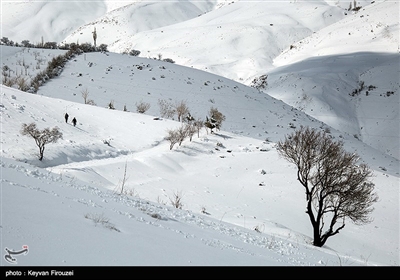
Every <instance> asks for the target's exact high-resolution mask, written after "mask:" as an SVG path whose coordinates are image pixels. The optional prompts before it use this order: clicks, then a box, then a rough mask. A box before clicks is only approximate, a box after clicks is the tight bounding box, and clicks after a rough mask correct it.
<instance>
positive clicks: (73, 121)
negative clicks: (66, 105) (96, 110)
mask: <svg viewBox="0 0 400 280" xmlns="http://www.w3.org/2000/svg"><path fill="white" fill-rule="evenodd" d="M72 123H73V124H74V126H76V119H75V117H74V118H73V119H72Z"/></svg>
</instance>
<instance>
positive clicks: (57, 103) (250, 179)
mask: <svg viewBox="0 0 400 280" xmlns="http://www.w3.org/2000/svg"><path fill="white" fill-rule="evenodd" d="M60 79H62V78H60ZM65 108H68V111H69V113H70V115H71V117H72V116H76V117H77V118H78V125H77V127H73V126H72V125H71V124H70V123H65V122H64V118H63V113H64V110H65ZM1 111H2V124H1V125H2V139H1V140H2V174H3V175H2V201H3V202H4V203H2V213H3V214H2V215H3V222H2V246H3V247H4V246H9V247H13V248H18V246H22V245H20V244H21V243H23V244H27V245H29V246H30V249H31V251H32V254H33V253H35V251H36V250H38V249H37V248H40V252H41V254H40V256H41V257H40V256H38V257H36V258H34V259H31V258H28V257H30V256H29V255H27V256H26V258H22V257H19V258H18V260H19V261H20V264H21V265H99V264H104V265H106V264H107V265H141V264H153V265H210V264H214V265H215V264H217V265H234V264H238V263H239V262H242V263H241V264H242V265H280V264H283V265H339V264H340V265H375V264H376V265H397V264H398V255H397V253H398V201H397V199H396V197H397V196H396V194H398V183H399V177H398V176H399V175H398V174H395V172H396V170H398V163H396V162H392V161H391V159H390V158H387V157H386V158H385V157H384V156H382V155H381V154H379V152H377V151H376V150H371V149H369V150H368V149H366V150H365V147H363V146H362V143H361V142H359V141H355V142H353V144H351V143H350V145H354V147H353V149H354V150H356V151H357V152H359V153H360V155H361V157H362V158H363V159H365V158H366V157H369V156H371V155H372V156H373V157H374V159H373V160H372V159H371V163H372V165H373V166H374V167H373V170H374V175H375V177H374V178H373V181H374V183H375V184H376V188H377V193H378V194H379V197H380V200H379V202H378V203H376V205H375V211H374V212H373V215H372V217H373V219H374V222H373V223H371V224H368V225H365V226H356V225H353V224H351V223H348V224H347V225H346V227H345V229H343V230H342V232H341V233H340V234H339V235H338V236H335V237H332V238H331V239H330V240H329V242H328V244H327V246H325V247H324V248H322V249H319V248H313V247H312V246H310V245H309V242H310V236H311V232H310V230H311V228H310V225H309V221H308V219H307V216H306V215H305V214H304V193H303V189H302V188H301V186H300V185H299V184H298V182H296V176H295V172H296V171H295V168H294V166H292V165H290V164H288V163H287V162H286V161H284V160H283V159H281V158H280V157H279V156H278V154H277V152H276V150H275V148H274V143H271V142H265V141H262V140H259V139H255V138H247V137H244V136H240V135H237V134H233V133H230V132H226V131H220V132H218V133H216V134H212V135H211V134H207V133H206V132H205V131H204V130H203V131H202V132H201V135H200V137H199V138H198V137H197V136H194V138H193V140H192V141H188V140H186V141H184V142H183V144H182V146H179V147H178V146H176V147H175V148H174V149H173V150H169V143H168V142H167V141H165V140H163V136H164V135H165V134H164V133H165V131H166V130H167V129H170V128H174V127H178V126H179V125H180V124H179V123H178V122H175V121H172V120H165V119H164V120H154V118H153V116H150V115H144V114H137V113H133V112H123V111H120V110H110V109H105V108H101V107H98V106H91V105H84V104H80V103H72V102H70V101H64V100H61V99H54V98H49V97H46V96H41V95H35V94H29V93H24V92H20V91H18V90H15V89H10V88H6V87H3V86H2V106H1ZM32 121H34V122H36V123H37V124H38V126H39V127H40V128H44V127H54V126H58V127H59V128H60V129H61V131H62V132H63V139H62V140H60V141H59V142H58V143H55V144H48V146H47V148H46V151H45V159H44V160H43V162H40V161H38V160H37V157H36V153H37V147H36V146H35V144H34V141H33V139H30V138H28V137H24V136H21V135H20V134H19V128H20V126H21V124H22V123H29V122H32ZM276 130H277V131H280V129H279V128H278V127H277V129H276ZM103 139H107V140H109V141H110V142H109V143H110V145H106V144H105V143H104V142H103V141H102V140H103ZM349 141H352V139H350V140H349ZM218 143H220V144H218ZM348 144H349V143H348ZM347 147H348V148H349V146H347ZM216 148H218V149H216ZM228 151H229V152H228ZM363 151H366V153H365V154H364V153H363ZM368 153H369V154H368ZM23 162H26V163H23ZM375 166H376V167H375ZM45 167H47V168H46V169H44V168H45ZM125 167H126V175H127V176H126V179H127V180H126V182H125V185H124V188H125V191H126V195H119V194H118V193H120V192H121V187H122V185H121V182H122V180H123V178H124V169H125ZM379 167H381V168H379ZM382 169H385V171H383V170H382ZM391 174H393V175H394V176H393V175H391ZM174 193H179V194H180V195H182V203H183V210H178V209H175V210H173V208H171V207H170V206H168V205H170V201H169V200H170V199H172V198H173V196H174ZM27 197H29V199H27ZM143 199H144V200H143ZM35 201H43V203H41V204H39V205H42V206H43V207H40V206H39V207H38V204H37V203H36V202H35ZM146 201H149V202H146ZM30 208H32V209H31V210H29V209H30ZM49 208H51V209H52V211H50V212H49V210H48V209H49ZM91 215H93V216H95V217H97V216H100V220H102V219H101V217H103V218H104V220H109V222H108V221H107V222H105V221H103V222H100V221H98V222H97V223H95V224H94V225H95V226H96V227H94V225H93V224H92V223H91V221H90V219H91V218H90V217H91ZM96 215H97V216H96ZM152 215H153V216H152ZM154 217H159V218H157V219H156V220H154ZM92 218H93V217H92ZM98 218H99V217H98ZM21 219H22V220H21ZM93 219H94V218H93ZM95 220H96V219H95ZM222 222H223V223H222ZM59 223H62V225H63V226H61V224H60V226H57V225H58V224H59ZM186 223H187V225H185V224H186ZM225 223H227V224H225ZM50 225H52V226H50ZM107 226H108V229H107ZM154 226H155V227H156V229H154ZM103 227H106V228H105V229H104V228H103ZM242 227H243V229H241V228H242ZM77 228H79V230H77ZM110 228H111V229H113V228H115V229H118V230H119V231H120V232H118V231H117V230H110ZM138 228H141V230H140V231H139V232H138ZM255 229H257V230H258V231H259V232H261V233H259V232H257V231H256V230H255ZM147 230H150V231H151V233H149V234H148V233H146V232H147ZM158 230H161V231H162V232H165V231H167V232H166V233H167V235H164V234H162V232H159V233H158ZM204 231H206V232H204ZM77 232H79V233H80V234H79V235H77ZM121 232H122V235H124V236H125V235H127V236H131V237H132V238H133V239H134V240H140V244H142V245H141V246H140V248H142V249H140V248H138V247H137V246H138V244H139V243H138V242H128V243H129V244H130V245H127V243H126V242H125V241H124V240H126V238H120V236H119V235H118V234H121ZM221 233H222V234H221ZM115 235H117V236H115ZM136 235H139V236H146V237H149V236H153V235H156V236H158V235H162V236H163V237H162V240H161V239H157V237H156V236H153V237H152V238H141V237H137V238H138V239H135V238H134V237H135V236H136ZM43 236H45V237H46V238H45V239H43ZM83 236H91V237H92V238H91V240H93V242H95V243H97V244H98V243H100V244H103V245H102V246H100V247H98V246H96V245H95V244H94V243H92V242H88V243H87V242H84V241H83V240H81V239H82V238H84V237H83ZM378 237H379V238H378ZM181 238H184V239H185V240H184V242H183V243H182V239H181ZM187 238H189V240H188V242H189V243H187ZM84 239H85V240H86V238H84ZM110 239H112V240H114V241H113V242H110ZM128 239H131V238H128ZM80 240H81V241H80ZM120 242H121V243H120ZM158 242H161V243H162V244H164V245H163V248H164V249H163V252H165V250H166V251H168V252H176V248H175V249H172V250H171V251H170V250H168V248H169V246H175V247H179V246H185V248H186V249H185V250H184V251H185V252H187V253H182V255H179V256H176V257H175V258H173V261H172V260H171V258H169V257H168V258H167V257H165V254H164V253H161V252H160V251H159V250H160V248H159V247H157V246H154V244H157V243H158ZM192 242H194V243H192ZM198 242H200V244H199V243H198ZM243 242H244V243H243ZM77 243H78V244H81V245H80V246H78V247H79V249H77V248H76V244H77ZM46 244H47V245H46ZM74 244H75V245H74ZM107 244H109V245H107ZM135 244H136V245H135ZM151 244H153V245H151ZM167 244H168V245H167ZM178 244H180V245H178ZM182 244H183V245H182ZM196 244H197V245H196ZM350 244H351V245H350ZM131 246H132V247H131ZM191 246H194V247H191ZM210 247H211V248H210ZM89 248H92V249H89ZM121 248H131V250H132V251H135V252H136V251H138V252H142V254H144V256H140V258H139V256H137V255H136V254H135V256H136V257H133V258H128V257H126V258H124V257H123V256H122V257H121V256H120V255H119V254H120V249H121ZM144 248H148V251H146V252H147V254H146V253H144V251H143V250H144ZM157 248H158V249H157ZM188 248H193V250H195V251H196V252H197V253H198V255H197V257H195V256H194V255H193V254H190V253H189V252H191V251H192V250H188ZM212 248H221V249H223V250H222V252H220V254H222V255H220V256H221V259H218V260H217V259H215V258H211V259H210V258H206V257H205V256H208V255H209V254H212V251H213V249H212ZM209 249H211V252H210V251H209ZM77 250H78V252H79V254H78V255H83V256H86V257H85V258H83V259H81V258H78V259H76V258H75V257H74V256H75V255H76V253H77ZM99 250H100V251H101V252H107V255H108V256H111V259H110V258H106V259H105V258H103V257H101V255H98V254H99V252H100V251H99ZM204 250H205V252H204ZM232 250H234V251H236V252H237V253H236V254H233V256H232V258H230V257H228V255H229V252H232ZM128 251H129V250H128ZM156 252H160V255H159V257H158V258H155V259H154V258H152V256H153V255H154V254H156ZM239 252H241V253H239ZM276 253H278V254H280V257H279V258H277V257H276V256H275V257H274V254H276ZM174 254H175V253H174ZM248 254H250V255H252V256H253V257H252V258H248ZM49 255H53V257H52V258H50V257H49ZM168 255H169V254H168ZM218 255H219V254H217V256H218ZM222 257H223V258H222ZM243 258H246V261H244V259H243ZM272 260H274V261H272ZM189 261H190V262H189ZM187 262H189V263H187Z"/></svg>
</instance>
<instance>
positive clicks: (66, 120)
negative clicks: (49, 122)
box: [64, 113, 69, 123]
mask: <svg viewBox="0 0 400 280" xmlns="http://www.w3.org/2000/svg"><path fill="white" fill-rule="evenodd" d="M64 117H65V122H66V123H67V122H68V117H69V115H68V113H65V116H64Z"/></svg>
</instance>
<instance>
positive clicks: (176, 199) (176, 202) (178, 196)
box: [169, 192, 183, 209]
mask: <svg viewBox="0 0 400 280" xmlns="http://www.w3.org/2000/svg"><path fill="white" fill-rule="evenodd" d="M169 200H170V202H171V205H172V206H174V207H175V208H177V209H182V207H183V204H182V193H181V192H174V193H173V196H172V198H171V197H170V198H169Z"/></svg>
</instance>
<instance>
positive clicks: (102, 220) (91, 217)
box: [85, 213, 120, 232]
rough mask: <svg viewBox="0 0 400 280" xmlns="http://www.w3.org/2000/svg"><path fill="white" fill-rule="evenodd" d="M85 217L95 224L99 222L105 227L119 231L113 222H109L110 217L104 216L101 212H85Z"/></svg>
mask: <svg viewBox="0 0 400 280" xmlns="http://www.w3.org/2000/svg"><path fill="white" fill-rule="evenodd" d="M85 218H86V219H89V220H92V221H93V222H94V224H95V225H96V226H97V225H98V224H100V225H102V226H103V227H105V228H108V229H110V230H115V231H118V232H120V230H119V229H117V228H116V227H115V225H114V224H112V223H110V219H108V218H106V217H105V216H104V214H103V213H102V214H91V213H87V214H85Z"/></svg>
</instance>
